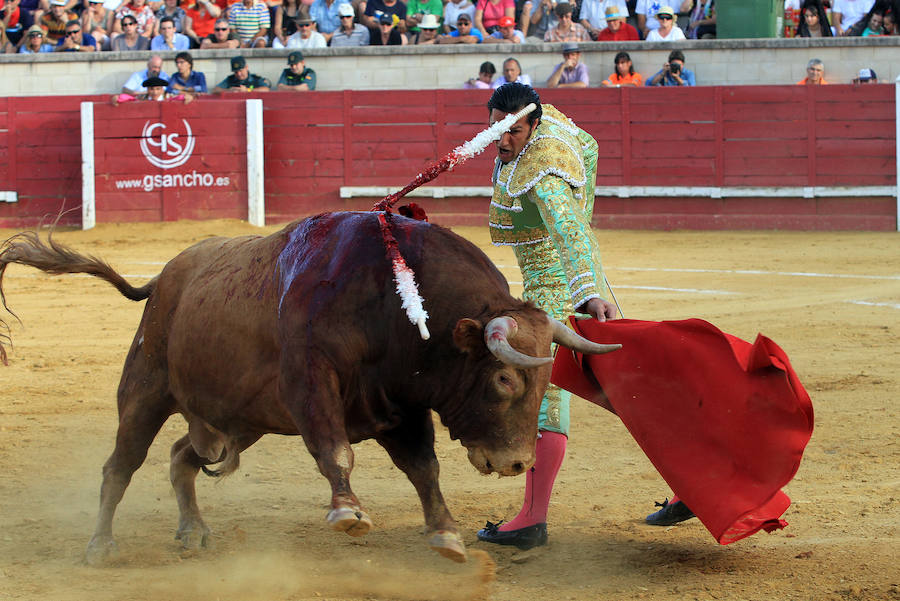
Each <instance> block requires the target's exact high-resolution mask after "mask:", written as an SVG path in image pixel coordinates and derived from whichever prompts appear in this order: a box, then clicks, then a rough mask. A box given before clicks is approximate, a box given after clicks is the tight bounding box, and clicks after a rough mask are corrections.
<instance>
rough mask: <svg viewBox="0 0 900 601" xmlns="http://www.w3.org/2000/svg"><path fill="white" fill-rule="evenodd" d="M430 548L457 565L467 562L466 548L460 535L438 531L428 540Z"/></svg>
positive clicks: (447, 531)
mask: <svg viewBox="0 0 900 601" xmlns="http://www.w3.org/2000/svg"><path fill="white" fill-rule="evenodd" d="M428 546H429V547H431V548H432V549H433V550H434V551H437V552H438V553H440V554H441V555H442V556H444V557H446V558H447V559H452V560H453V561H455V562H456V563H465V562H466V559H467V557H466V546H465V545H464V544H463V542H462V538H460V536H459V534H458V533H456V532H451V531H449V530H438V531H437V532H435V533H434V534H432V535H431V538H430V539H428Z"/></svg>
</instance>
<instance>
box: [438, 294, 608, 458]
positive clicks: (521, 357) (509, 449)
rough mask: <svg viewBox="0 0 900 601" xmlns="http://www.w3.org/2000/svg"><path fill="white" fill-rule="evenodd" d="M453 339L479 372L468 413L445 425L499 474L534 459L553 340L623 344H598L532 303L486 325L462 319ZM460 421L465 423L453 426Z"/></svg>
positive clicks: (586, 345) (589, 345) (575, 344)
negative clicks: (456, 426)
mask: <svg viewBox="0 0 900 601" xmlns="http://www.w3.org/2000/svg"><path fill="white" fill-rule="evenodd" d="M453 341H454V343H455V344H456V346H457V347H458V348H459V349H460V350H462V351H463V352H464V353H466V354H467V355H468V356H469V364H468V367H469V368H470V369H474V370H475V371H476V377H475V380H474V382H473V385H472V387H471V388H470V389H469V392H468V394H469V396H470V398H468V399H466V402H465V403H463V406H464V407H465V408H466V411H468V412H469V414H468V415H466V416H465V419H464V420H459V419H454V417H456V416H446V417H448V418H450V419H448V420H447V422H448V424H447V425H448V426H449V427H450V432H451V435H453V436H454V437H459V439H460V442H461V443H462V444H463V445H464V446H465V447H466V448H467V449H468V451H469V461H471V462H472V465H474V466H475V467H476V468H477V469H478V470H479V471H480V472H482V473H484V474H490V473H492V472H497V473H498V474H499V475H501V476H514V475H516V474H520V473H522V472H523V471H525V470H526V469H528V468H529V467H531V466H532V465H533V464H534V446H535V440H536V439H537V420H538V412H539V408H540V404H541V398H542V397H543V395H544V391H545V390H546V388H547V384H548V383H549V382H550V369H551V368H550V366H551V363H552V362H553V357H552V356H550V348H551V346H550V345H551V342H555V343H557V344H560V345H562V346H565V347H568V348H571V349H573V350H576V351H578V352H581V353H588V354H600V353H608V352H610V351H613V350H616V349H617V348H620V346H621V345H618V344H595V343H593V342H591V341H589V340H587V339H585V338H582V337H581V336H579V335H578V334H576V333H575V332H573V331H572V330H570V329H569V328H567V327H566V326H564V325H563V324H562V323H560V322H559V321H557V320H555V319H550V318H548V317H547V315H546V313H544V312H543V311H540V310H538V309H534V308H527V309H525V310H519V311H516V312H515V317H513V316H510V315H504V316H500V317H495V318H493V319H491V320H490V321H488V322H487V324H482V322H480V321H477V320H475V319H467V318H466V319H461V320H459V322H458V323H457V324H456V328H455V329H454V332H453ZM472 362H474V365H473V364H472ZM442 417H444V416H442ZM458 421H464V423H465V424H466V425H465V427H464V428H454V423H453V422H458ZM455 429H456V430H457V432H454V430H455ZM463 430H464V431H463Z"/></svg>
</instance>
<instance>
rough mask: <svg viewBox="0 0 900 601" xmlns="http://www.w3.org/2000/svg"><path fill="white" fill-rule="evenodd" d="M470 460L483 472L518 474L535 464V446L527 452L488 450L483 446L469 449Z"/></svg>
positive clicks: (502, 474) (504, 474)
mask: <svg viewBox="0 0 900 601" xmlns="http://www.w3.org/2000/svg"><path fill="white" fill-rule="evenodd" d="M469 461H470V462H471V463H472V465H474V466H475V469H477V470H478V471H479V472H481V473H482V474H485V475H488V474H493V473H495V472H496V473H497V474H498V475H500V476H518V475H519V474H521V473H522V472H524V471H525V470H527V469H528V468H530V467H531V466H532V465H534V447H532V448H531V450H530V451H527V452H518V453H517V452H515V451H504V452H497V453H493V452H486V451H485V450H484V449H482V448H470V449H469Z"/></svg>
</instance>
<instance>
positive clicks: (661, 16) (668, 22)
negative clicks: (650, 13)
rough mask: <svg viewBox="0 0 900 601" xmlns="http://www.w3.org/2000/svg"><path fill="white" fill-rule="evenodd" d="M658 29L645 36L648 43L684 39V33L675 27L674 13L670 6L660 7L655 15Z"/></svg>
mask: <svg viewBox="0 0 900 601" xmlns="http://www.w3.org/2000/svg"><path fill="white" fill-rule="evenodd" d="M656 20H657V21H659V28H658V29H653V30H651V31H650V33H648V34H647V41H648V42H676V41H678V40H683V39H685V36H684V32H683V31H682V30H681V28H680V27H679V26H678V25H675V11H674V10H672V7H671V6H662V7H660V9H659V11H658V12H657V13H656Z"/></svg>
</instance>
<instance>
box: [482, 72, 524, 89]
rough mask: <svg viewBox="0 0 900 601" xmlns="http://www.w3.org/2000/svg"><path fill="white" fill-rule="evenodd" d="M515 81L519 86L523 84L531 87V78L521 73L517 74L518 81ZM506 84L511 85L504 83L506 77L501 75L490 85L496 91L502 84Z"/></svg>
mask: <svg viewBox="0 0 900 601" xmlns="http://www.w3.org/2000/svg"><path fill="white" fill-rule="evenodd" d="M516 81H517V82H519V83H521V84H525V85H526V86H530V85H531V76H530V75H526V74H525V73H521V74H519V79H517V80H516ZM506 83H512V82H509V81H506V77H505V76H503V75H501V76H500V77H498V78H497V79H496V80H495V81H494V83H493V84H491V87H492V88H494V89H495V90H496V89H497V88H499V87H500V86H502V85H503V84H506Z"/></svg>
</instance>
